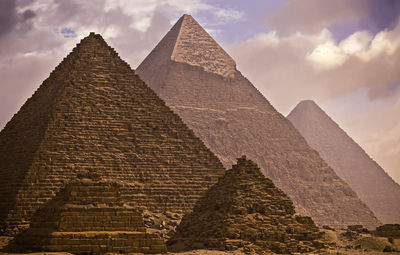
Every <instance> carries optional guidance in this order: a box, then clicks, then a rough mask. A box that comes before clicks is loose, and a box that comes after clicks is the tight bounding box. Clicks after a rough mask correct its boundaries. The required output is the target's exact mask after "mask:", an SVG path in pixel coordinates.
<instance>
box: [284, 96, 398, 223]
mask: <svg viewBox="0 0 400 255" xmlns="http://www.w3.org/2000/svg"><path fill="white" fill-rule="evenodd" d="M288 119H289V120H290V121H291V122H292V123H293V125H294V126H295V127H296V128H297V130H298V131H299V132H300V133H301V134H302V135H303V136H304V137H305V138H306V140H307V142H308V144H309V145H310V146H311V147H312V148H314V149H315V150H317V151H318V152H319V153H320V155H321V157H322V158H323V159H324V160H325V161H326V162H327V163H328V164H329V165H330V166H331V167H332V168H333V169H334V170H335V171H336V173H337V174H338V175H339V176H340V177H341V178H342V179H343V180H345V181H346V182H347V183H348V184H349V185H350V187H351V188H352V189H353V190H354V191H355V192H356V193H357V195H358V196H359V197H360V198H361V200H363V201H364V202H365V203H366V204H367V206H368V207H369V208H370V209H371V210H372V211H373V212H374V214H375V215H376V216H377V217H378V219H379V220H380V221H382V222H383V223H400V185H399V184H397V183H396V182H394V181H393V179H392V178H390V177H389V176H388V175H387V173H386V172H385V171H384V170H383V169H382V168H381V167H380V166H379V165H378V164H377V163H376V162H375V161H374V160H372V159H371V158H370V157H369V156H368V155H367V154H366V153H365V151H364V150H363V149H362V148H361V147H360V146H359V145H358V144H357V143H356V142H355V141H354V140H353V139H351V137H350V136H348V135H347V134H346V132H345V131H343V130H342V129H341V128H340V127H339V126H338V125H337V124H336V123H335V122H334V121H333V120H332V119H331V118H330V117H329V116H328V115H327V114H326V113H325V112H324V111H323V110H322V109H321V108H319V107H318V105H317V104H316V103H314V102H313V101H310V100H307V101H302V102H300V103H299V104H298V105H297V106H296V107H295V108H294V109H293V111H292V112H291V113H290V114H289V115H288Z"/></svg>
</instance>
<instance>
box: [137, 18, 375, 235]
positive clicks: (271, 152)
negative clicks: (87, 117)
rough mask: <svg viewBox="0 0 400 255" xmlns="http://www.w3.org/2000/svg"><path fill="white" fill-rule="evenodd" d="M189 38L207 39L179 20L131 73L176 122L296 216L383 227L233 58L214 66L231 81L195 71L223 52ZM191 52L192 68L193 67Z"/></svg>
mask: <svg viewBox="0 0 400 255" xmlns="http://www.w3.org/2000/svg"><path fill="white" fill-rule="evenodd" d="M185 24H186V25H185ZM189 31H195V32H193V34H202V35H204V33H200V31H204V30H202V29H200V28H199V24H198V23H197V22H194V21H193V18H191V17H190V16H187V15H184V16H183V17H182V18H181V19H180V20H179V21H178V22H177V23H176V24H175V25H174V26H173V28H172V29H171V30H170V31H169V32H168V33H167V34H166V36H165V37H164V38H163V39H162V40H161V41H160V42H159V44H158V45H157V46H156V47H155V49H154V50H153V51H152V52H151V53H150V54H149V55H148V56H147V57H146V58H145V59H144V60H143V62H142V63H141V64H140V65H139V67H138V68H137V69H136V73H137V74H138V75H140V77H141V78H142V79H143V80H144V81H145V82H146V84H148V85H149V86H150V87H151V88H153V89H154V90H155V91H156V92H157V94H158V95H159V96H160V97H161V98H162V99H163V100H165V102H166V104H167V105H168V106H169V107H171V108H172V109H173V110H174V112H176V113H177V114H179V116H180V117H181V118H182V119H183V121H184V122H185V123H186V124H187V125H188V126H189V127H190V128H191V129H193V130H194V132H195V134H196V135H197V136H198V137H200V138H201V139H202V140H203V142H204V143H205V144H206V145H207V146H208V148H210V149H211V151H213V152H214V153H215V155H217V156H218V157H219V159H220V160H221V162H222V163H223V164H224V166H225V167H226V168H227V169H229V168H230V167H231V166H232V165H233V164H235V161H236V158H238V157H239V156H241V155H247V156H248V157H251V158H252V159H253V160H254V162H255V163H257V165H258V166H260V168H261V171H262V172H263V173H264V174H265V175H266V176H267V177H268V178H270V179H271V180H272V181H273V182H274V183H275V185H277V186H278V187H279V188H280V189H282V190H283V191H284V192H285V193H286V194H287V195H288V196H289V197H290V199H291V200H292V201H293V203H294V205H295V207H296V211H297V212H298V213H300V214H301V215H307V216H311V217H312V218H313V220H314V222H315V223H317V224H318V225H320V226H323V225H328V226H331V227H334V228H346V227H347V225H359V224H361V225H363V226H366V227H368V228H374V227H376V226H378V225H379V224H380V222H379V221H378V220H377V219H376V218H375V216H374V215H373V213H372V212H371V211H370V210H369V208H368V207H367V206H366V205H365V204H364V203H363V202H362V201H361V200H360V199H359V198H358V197H357V195H356V194H355V193H354V192H353V191H352V189H351V188H350V187H349V186H348V185H347V184H346V183H345V182H344V181H342V180H341V179H340V178H339V177H338V176H337V175H336V173H335V172H334V171H333V170H332V169H331V168H330V167H329V166H328V165H327V164H326V163H325V162H324V160H323V159H322V158H321V157H320V156H319V155H318V153H317V152H316V151H315V150H313V149H312V148H311V147H310V146H309V145H308V144H307V142H306V141H305V139H304V138H303V137H302V136H301V135H300V134H299V132H298V131H297V130H296V128H295V127H293V125H292V124H291V123H290V121H288V120H287V119H286V118H285V117H284V116H282V115H281V114H280V113H278V112H277V111H276V110H275V109H274V108H273V107H272V105H271V104H270V103H269V102H268V100H267V99H265V97H264V96H263V95H262V94H261V93H260V92H259V91H258V90H257V89H256V88H255V87H254V86H253V85H252V84H251V83H250V82H249V81H248V80H247V79H246V78H245V77H244V76H243V75H242V74H241V73H240V72H239V71H237V70H236V67H235V64H234V62H233V60H231V58H230V57H226V56H225V55H224V54H225V53H224V52H223V51H222V52H223V53H221V54H222V55H224V56H221V57H218V58H216V59H215V61H216V62H213V63H214V64H213V66H214V65H220V66H224V67H229V68H228V69H229V70H230V71H229V73H231V72H233V75H228V76H226V75H223V74H220V73H218V72H211V71H209V69H208V70H207V69H206V68H204V67H199V65H198V63H206V62H207V61H206V60H207V59H209V55H210V54H209V52H213V51H217V50H218V51H219V52H221V51H220V49H221V47H220V46H218V44H217V43H216V42H215V41H214V40H211V39H210V36H209V35H207V36H205V35H204V36H205V37H206V38H208V39H207V40H206V39H204V40H201V39H196V40H192V39H191V35H190V33H189ZM211 41H212V43H209V42H211ZM194 43H196V44H194ZM179 45H187V48H186V50H185V51H180V50H179V52H180V55H181V54H188V56H187V58H184V57H180V58H179V59H178V60H179V61H178V60H175V59H174V58H172V57H171V56H172V55H173V54H172V52H173V50H174V49H179V48H180V46H179ZM189 47H192V48H191V49H190V50H189ZM196 49H202V50H201V51H198V50H196ZM193 51H195V52H196V54H195V56H196V59H197V64H196V63H195V64H194V62H193V61H191V59H193V54H194V53H193V54H192V53H190V52H193Z"/></svg>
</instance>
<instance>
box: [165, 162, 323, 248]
mask: <svg viewBox="0 0 400 255" xmlns="http://www.w3.org/2000/svg"><path fill="white" fill-rule="evenodd" d="M176 230H177V232H176V234H175V236H173V237H172V238H171V239H170V240H169V241H168V244H169V247H170V248H169V249H170V250H174V249H175V250H190V249H196V248H197V249H198V248H208V249H218V250H225V249H228V250H230V249H238V248H241V247H244V246H247V245H249V244H253V245H256V246H259V248H260V249H261V250H263V251H264V252H267V251H269V252H274V253H280V254H282V253H283V254H293V253H294V252H313V251H315V250H319V249H320V248H323V247H324V243H323V242H322V241H321V240H320V239H321V237H322V233H320V232H319V230H318V228H317V227H316V226H315V224H314V222H313V221H312V219H311V218H310V217H302V216H298V215H295V210H294V206H293V204H292V201H290V199H289V198H288V197H287V196H286V195H285V193H283V192H282V191H281V190H280V189H279V188H277V187H276V186H275V185H274V184H273V183H272V181H271V180H269V179H267V178H266V177H265V176H264V175H263V174H262V173H261V172H260V169H259V168H258V167H257V165H256V164H255V163H253V162H252V161H250V160H247V159H246V157H242V158H239V159H238V163H237V165H234V166H233V167H232V169H231V170H228V171H227V172H226V174H225V176H223V177H221V178H220V180H219V181H218V183H216V184H215V185H214V186H212V187H211V188H210V189H209V190H208V191H207V192H206V193H205V195H204V197H202V198H201V199H199V201H198V202H197V203H196V205H195V207H194V209H193V212H191V213H189V214H187V215H185V216H184V217H183V219H182V221H181V223H180V225H179V226H178V227H177V229H176Z"/></svg>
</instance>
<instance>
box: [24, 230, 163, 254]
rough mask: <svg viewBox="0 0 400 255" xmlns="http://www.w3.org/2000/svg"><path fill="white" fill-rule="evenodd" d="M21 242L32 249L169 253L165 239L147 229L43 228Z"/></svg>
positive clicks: (76, 251)
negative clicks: (131, 230) (49, 231)
mask: <svg viewBox="0 0 400 255" xmlns="http://www.w3.org/2000/svg"><path fill="white" fill-rule="evenodd" d="M17 240H18V241H17V244H18V245H19V246H21V247H26V248H29V250H38V251H51V252H71V253H74V254H79V253H95V254H104V253H109V252H111V253H145V254H155V253H163V252H166V251H167V249H166V247H165V244H164V241H163V240H162V239H161V238H160V237H159V236H158V235H157V234H149V233H143V232H106V231H89V232H52V233H48V230H46V229H43V230H42V231H38V229H36V230H35V231H34V232H33V231H29V230H28V231H27V232H25V233H23V234H22V235H21V236H20V237H19V238H18V239H17Z"/></svg>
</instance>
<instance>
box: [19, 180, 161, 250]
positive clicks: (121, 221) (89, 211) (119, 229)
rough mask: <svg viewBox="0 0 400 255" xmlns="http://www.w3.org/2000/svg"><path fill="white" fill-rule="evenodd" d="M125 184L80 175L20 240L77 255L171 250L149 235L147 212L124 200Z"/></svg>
mask: <svg viewBox="0 0 400 255" xmlns="http://www.w3.org/2000/svg"><path fill="white" fill-rule="evenodd" d="M120 186H121V185H120V184H117V183H115V182H114V183H113V182H109V181H104V180H101V178H100V175H97V174H90V173H89V174H87V175H86V176H85V175H83V176H80V177H79V178H78V179H76V180H74V181H72V182H71V183H69V184H67V186H66V187H65V188H64V189H63V190H62V191H61V192H60V193H59V194H58V195H57V196H56V197H55V198H54V199H53V200H52V201H50V202H49V203H47V204H46V205H44V206H43V207H42V208H41V209H39V210H38V211H37V212H36V213H35V215H34V216H33V218H32V222H31V224H30V228H29V229H28V230H27V231H25V232H23V233H21V234H20V235H19V236H17V239H16V242H17V243H18V244H19V245H20V246H22V247H24V248H25V249H30V250H32V249H33V250H39V251H54V252H71V253H74V254H77V253H85V254H90V253H95V254H104V253H106V252H114V253H134V252H135V253H138V252H140V253H163V252H166V251H167V249H166V247H165V244H164V240H162V239H161V238H160V237H159V236H158V235H157V234H154V233H153V234H149V233H146V230H145V227H144V221H143V218H142V214H141V212H140V211H139V210H137V208H133V207H130V206H127V205H126V204H124V203H123V202H122V200H121V196H120Z"/></svg>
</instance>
